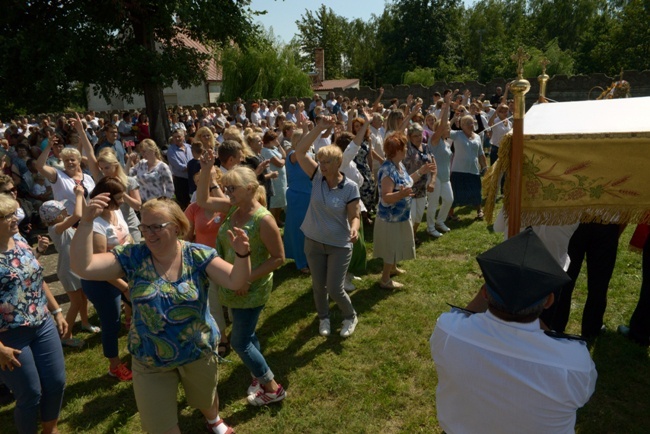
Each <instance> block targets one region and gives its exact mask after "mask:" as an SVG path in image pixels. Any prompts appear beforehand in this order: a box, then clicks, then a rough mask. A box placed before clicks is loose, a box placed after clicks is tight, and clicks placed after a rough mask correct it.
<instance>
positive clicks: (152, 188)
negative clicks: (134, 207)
mask: <svg viewBox="0 0 650 434" xmlns="http://www.w3.org/2000/svg"><path fill="white" fill-rule="evenodd" d="M129 176H135V178H136V179H137V181H138V184H140V197H141V198H142V203H145V202H146V201H148V200H149V199H154V198H157V197H162V196H165V197H168V198H170V199H171V198H172V197H174V181H173V179H172V172H171V170H169V166H168V165H167V164H165V163H163V162H162V161H161V162H159V163H158V164H156V165H155V166H154V168H153V169H151V170H149V166H148V165H147V160H140V161H139V162H138V164H136V165H135V166H133V167H132V168H131V170H129Z"/></svg>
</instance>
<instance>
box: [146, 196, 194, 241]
mask: <svg viewBox="0 0 650 434" xmlns="http://www.w3.org/2000/svg"><path fill="white" fill-rule="evenodd" d="M144 211H150V212H160V213H163V214H165V215H167V217H169V219H170V220H171V221H172V223H174V224H176V226H178V238H181V239H182V238H184V237H185V235H187V233H188V232H189V231H190V222H189V220H188V219H187V217H186V216H185V213H184V212H183V210H181V207H180V206H179V205H178V204H177V203H176V202H175V201H173V200H172V199H169V198H166V197H159V198H157V199H149V200H148V201H146V202H145V203H144V204H142V208H141V209H140V213H143V212H144Z"/></svg>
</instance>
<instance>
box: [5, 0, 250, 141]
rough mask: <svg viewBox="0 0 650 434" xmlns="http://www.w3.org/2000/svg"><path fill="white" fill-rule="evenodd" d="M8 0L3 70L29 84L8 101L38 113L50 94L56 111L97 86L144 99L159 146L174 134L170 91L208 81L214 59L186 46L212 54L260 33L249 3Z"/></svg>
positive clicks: (7, 94) (107, 92)
mask: <svg viewBox="0 0 650 434" xmlns="http://www.w3.org/2000/svg"><path fill="white" fill-rule="evenodd" d="M8 2H9V3H10V4H9V5H5V7H4V8H3V15H2V16H1V17H0V30H1V32H0V33H1V34H2V35H4V39H3V40H2V41H0V55H2V58H3V62H2V66H1V67H0V68H1V69H0V72H1V75H2V77H4V79H5V82H10V83H12V85H13V84H14V83H15V84H17V85H22V86H14V89H11V90H10V92H6V91H5V92H4V93H3V94H2V97H3V99H4V101H2V102H3V103H5V104H13V105H14V106H16V107H18V106H21V107H27V108H30V109H33V108H34V107H40V106H39V105H38V103H37V102H36V101H35V99H36V98H37V97H43V96H45V97H46V98H48V99H49V101H48V104H52V105H49V107H50V108H51V109H54V108H63V107H65V104H66V103H67V101H66V96H67V95H69V88H70V86H71V83H72V84H74V83H75V82H81V83H86V84H90V83H92V84H94V85H95V86H96V89H97V92H98V93H99V94H100V95H101V96H103V97H104V98H106V99H110V98H111V97H115V96H120V97H126V98H127V99H128V98H131V96H132V95H134V94H144V97H145V104H146V107H147V114H148V115H149V119H150V123H151V132H152V137H153V138H154V140H156V141H157V142H158V143H163V142H165V141H166V139H167V136H168V135H169V126H168V121H167V115H166V110H165V104H164V98H163V89H164V88H165V87H168V86H171V85H172V84H173V83H174V81H176V82H178V84H179V85H180V86H181V87H188V86H190V85H197V84H200V83H201V82H203V80H204V79H205V75H206V70H207V68H206V62H207V61H208V60H209V59H210V57H211V55H212V54H211V53H210V50H207V51H206V50H202V49H200V48H199V47H196V46H193V45H188V44H186V43H184V41H185V40H187V39H188V38H189V39H191V40H193V41H196V42H199V43H201V44H202V45H204V46H206V47H208V48H210V49H212V48H215V47H218V46H219V45H221V44H224V43H230V42H232V41H234V42H244V41H246V40H247V39H248V38H249V37H250V36H251V35H252V34H253V33H254V32H253V30H254V26H253V25H252V24H251V17H252V14H253V12H252V11H251V10H250V7H249V4H250V0H155V1H154V0H112V1H110V2H93V1H87V0H63V1H57V2H45V1H30V2H25V1H20V0H8ZM7 61H9V63H10V65H12V66H9V65H7V63H6V62H7ZM17 65H22V68H17V67H16V66H17ZM34 89H36V90H37V91H38V94H37V95H36V96H34V94H33V93H34ZM51 95H53V96H51ZM57 102H58V103H57Z"/></svg>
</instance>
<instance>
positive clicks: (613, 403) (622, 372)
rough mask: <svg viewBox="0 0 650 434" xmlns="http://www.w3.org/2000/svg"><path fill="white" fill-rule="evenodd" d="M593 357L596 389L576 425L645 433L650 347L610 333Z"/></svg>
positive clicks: (600, 341)
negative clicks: (644, 346)
mask: <svg viewBox="0 0 650 434" xmlns="http://www.w3.org/2000/svg"><path fill="white" fill-rule="evenodd" d="M592 357H593V360H594V363H595V364H596V369H597V371H598V380H597V381H596V391H595V392H594V394H593V396H592V397H591V400H590V401H589V402H588V403H587V405H586V406H585V407H584V408H582V409H581V410H579V411H578V420H577V424H576V428H579V431H580V432H583V433H592V432H605V431H603V422H604V421H606V425H607V426H616V427H617V430H616V432H625V433H644V432H648V431H649V430H650V413H649V412H648V408H650V395H649V394H648V390H650V377H648V371H649V370H650V358H648V349H647V348H643V347H641V346H639V345H636V344H634V343H632V342H630V341H628V340H627V339H626V338H624V337H623V336H621V335H619V334H617V333H614V332H606V333H604V334H603V335H602V336H600V337H598V339H597V340H596V341H595V343H594V345H593V351H592Z"/></svg>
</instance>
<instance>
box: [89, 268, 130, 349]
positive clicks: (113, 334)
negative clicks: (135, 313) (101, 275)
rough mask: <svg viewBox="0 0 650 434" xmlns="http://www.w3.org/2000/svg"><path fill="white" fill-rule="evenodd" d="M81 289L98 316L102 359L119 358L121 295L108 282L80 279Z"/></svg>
mask: <svg viewBox="0 0 650 434" xmlns="http://www.w3.org/2000/svg"><path fill="white" fill-rule="evenodd" d="M81 288H82V289H83V291H84V294H86V297H88V300H90V302H91V303H92V304H93V305H94V306H95V310H96V311H97V315H99V322H100V325H101V326H102V333H101V335H102V348H103V349H104V357H106V358H108V359H110V358H112V357H117V356H119V354H120V353H119V350H118V348H117V339H118V334H119V333H120V327H121V326H122V324H121V323H120V314H121V311H120V296H121V294H122V293H121V292H120V290H119V289H117V288H116V287H114V286H113V285H111V284H110V283H108V282H103V281H95V280H84V279H81Z"/></svg>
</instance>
